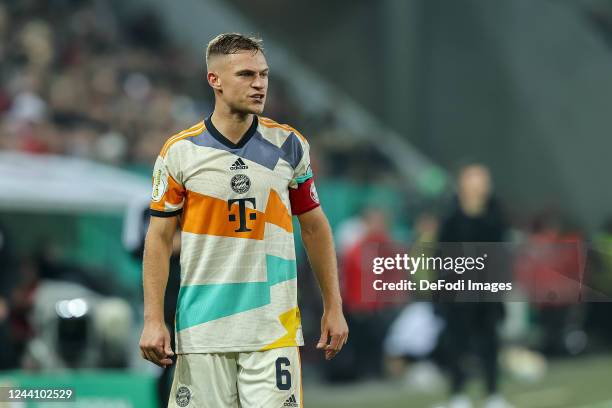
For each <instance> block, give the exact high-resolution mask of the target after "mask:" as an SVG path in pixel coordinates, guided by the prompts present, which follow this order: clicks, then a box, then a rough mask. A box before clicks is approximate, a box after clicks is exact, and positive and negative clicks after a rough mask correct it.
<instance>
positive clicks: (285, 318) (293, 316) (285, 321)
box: [261, 307, 301, 351]
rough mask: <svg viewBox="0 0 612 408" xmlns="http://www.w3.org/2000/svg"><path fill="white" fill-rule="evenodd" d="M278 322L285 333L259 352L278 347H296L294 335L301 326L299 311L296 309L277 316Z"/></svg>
mask: <svg viewBox="0 0 612 408" xmlns="http://www.w3.org/2000/svg"><path fill="white" fill-rule="evenodd" d="M278 320H280V322H281V324H282V325H283V327H284V328H285V330H287V333H286V334H285V335H284V336H282V337H281V338H279V339H277V340H275V341H274V342H272V343H270V344H268V345H267V346H265V347H263V348H262V349H261V351H263V350H270V349H273V348H278V347H290V346H297V343H296V342H295V335H296V333H297V330H298V327H300V324H301V318H300V309H298V308H297V307H294V308H293V309H289V310H287V311H286V312H285V313H283V314H281V315H280V316H278Z"/></svg>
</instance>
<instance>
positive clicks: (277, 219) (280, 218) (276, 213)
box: [265, 190, 293, 232]
mask: <svg viewBox="0 0 612 408" xmlns="http://www.w3.org/2000/svg"><path fill="white" fill-rule="evenodd" d="M265 215H266V222H269V223H270V224H274V225H278V226H279V227H281V228H284V229H285V231H287V232H293V223H292V222H291V215H290V214H289V211H288V210H287V207H285V204H283V200H281V198H280V196H279V195H278V193H277V192H276V191H275V190H270V194H269V195H268V203H267V204H266V212H265Z"/></svg>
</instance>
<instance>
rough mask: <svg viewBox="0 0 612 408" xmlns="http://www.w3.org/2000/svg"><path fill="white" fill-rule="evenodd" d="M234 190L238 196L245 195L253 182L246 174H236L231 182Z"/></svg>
mask: <svg viewBox="0 0 612 408" xmlns="http://www.w3.org/2000/svg"><path fill="white" fill-rule="evenodd" d="M230 185H231V187H232V190H234V191H235V192H236V193H238V194H244V193H246V192H247V191H249V188H251V180H250V179H249V178H248V177H247V176H246V175H245V174H236V175H235V176H234V177H232V181H231V182H230Z"/></svg>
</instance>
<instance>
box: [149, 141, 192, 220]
mask: <svg viewBox="0 0 612 408" xmlns="http://www.w3.org/2000/svg"><path fill="white" fill-rule="evenodd" d="M179 169H180V167H179V160H178V157H177V153H176V151H175V149H168V150H166V151H164V150H162V153H160V155H159V156H158V157H157V160H156V161H155V167H154V168H153V190H152V193H151V206H150V212H151V215H153V216H157V217H172V216H175V215H179V214H180V213H181V212H182V211H183V203H184V202H185V187H184V186H183V183H182V180H181V177H179V175H180V171H179Z"/></svg>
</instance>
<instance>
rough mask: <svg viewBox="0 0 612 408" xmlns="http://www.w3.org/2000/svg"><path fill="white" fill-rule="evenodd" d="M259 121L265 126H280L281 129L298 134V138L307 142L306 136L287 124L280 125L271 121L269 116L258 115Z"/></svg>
mask: <svg viewBox="0 0 612 408" xmlns="http://www.w3.org/2000/svg"><path fill="white" fill-rule="evenodd" d="M259 123H261V124H262V125H264V126H265V127H267V128H280V129H283V130H287V131H289V132H293V133H295V134H296V135H298V136H299V137H300V139H302V140H303V141H304V142H306V143H308V141H307V140H306V138H305V137H304V136H303V135H302V134H301V133H300V132H298V131H297V130H295V129H294V128H292V127H291V126H289V125H282V124H280V123H278V122H276V121H273V120H272V119H269V118H265V117H261V116H260V117H259Z"/></svg>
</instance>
